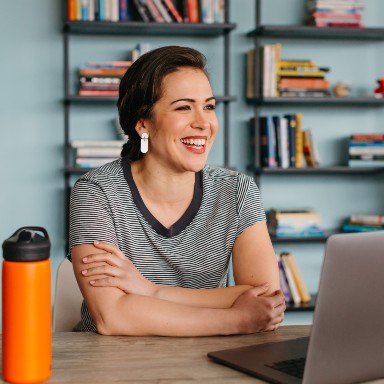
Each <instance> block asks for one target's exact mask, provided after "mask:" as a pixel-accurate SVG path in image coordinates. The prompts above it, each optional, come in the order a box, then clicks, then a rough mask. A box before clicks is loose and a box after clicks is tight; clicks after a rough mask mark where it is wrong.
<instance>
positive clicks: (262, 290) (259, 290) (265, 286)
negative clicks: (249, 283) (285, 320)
mask: <svg viewBox="0 0 384 384" xmlns="http://www.w3.org/2000/svg"><path fill="white" fill-rule="evenodd" d="M268 288H269V284H268V283H264V284H262V285H259V286H257V287H255V288H251V291H252V292H253V293H254V294H256V295H257V296H260V295H262V294H263V293H265V292H266V291H267V290H268Z"/></svg>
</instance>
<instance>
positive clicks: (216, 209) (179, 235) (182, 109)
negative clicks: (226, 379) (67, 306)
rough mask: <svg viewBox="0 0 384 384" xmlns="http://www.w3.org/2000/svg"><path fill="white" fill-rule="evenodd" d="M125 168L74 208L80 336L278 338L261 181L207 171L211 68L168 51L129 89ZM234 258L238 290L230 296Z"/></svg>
mask: <svg viewBox="0 0 384 384" xmlns="http://www.w3.org/2000/svg"><path fill="white" fill-rule="evenodd" d="M119 94H120V97H119V100H118V103H117V105H118V109H119V116H120V124H121V126H122V128H123V130H124V132H125V133H126V134H127V135H128V137H129V141H128V142H127V143H126V144H125V145H124V147H123V150H122V154H121V159H119V160H116V161H114V162H112V163H109V164H107V165H105V166H102V167H100V168H98V169H95V170H92V171H90V172H88V173H87V174H86V175H84V176H83V177H81V178H80V179H79V180H78V181H77V182H76V184H75V186H74V189H73V192H72V196H71V217H70V245H71V251H70V254H71V258H72V262H73V267H74V271H75V275H76V278H77V281H78V284H79V286H80V289H81V292H82V294H83V296H84V299H85V302H84V303H83V306H82V323H81V325H80V329H81V330H85V331H95V332H99V333H100V334H104V335H162V336H203V335H226V334H241V333H253V332H259V331H268V330H274V329H276V328H277V327H278V326H279V324H280V323H281V321H282V320H283V316H284V310H285V303H284V298H283V295H282V294H281V292H280V289H279V277H278V269H277V263H276V257H275V254H274V251H273V248H272V245H271V242H270V239H269V236H268V232H267V229H266V223H265V215H264V212H263V210H262V204H261V201H260V196H259V191H258V189H257V187H256V185H255V183H254V182H253V179H252V178H250V177H248V176H246V175H243V174H239V173H237V172H233V171H228V170H223V169H219V168H213V167H209V166H206V160H207V156H208V153H209V151H210V149H211V147H212V145H213V142H214V139H215V137H216V134H217V131H218V121H217V118H216V114H215V98H214V96H213V93H212V89H211V86H210V83H209V80H208V76H207V73H206V70H205V58H204V56H203V55H202V54H201V53H199V52H197V51H196V50H194V49H191V48H184V47H176V46H170V47H163V48H159V49H156V50H153V51H151V52H149V53H147V54H145V55H143V56H142V57H140V58H139V59H138V60H137V61H136V62H135V63H134V64H133V65H132V66H131V67H130V69H129V70H128V71H127V73H126V74H125V76H124V78H123V79H122V81H121V84H120V92H119ZM231 255H232V259H233V261H232V263H233V273H234V279H235V283H236V286H233V287H226V280H227V274H228V266H229V260H230V256H231Z"/></svg>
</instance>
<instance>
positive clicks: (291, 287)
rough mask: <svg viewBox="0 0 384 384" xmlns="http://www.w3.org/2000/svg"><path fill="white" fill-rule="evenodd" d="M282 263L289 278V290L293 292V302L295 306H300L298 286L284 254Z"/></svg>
mask: <svg viewBox="0 0 384 384" xmlns="http://www.w3.org/2000/svg"><path fill="white" fill-rule="evenodd" d="M281 261H282V264H283V267H284V272H285V275H286V276H287V281H288V285H289V290H290V292H291V296H292V300H293V302H294V303H295V304H300V303H301V297H300V294H299V291H298V290H297V286H296V283H295V279H294V278H293V275H292V271H291V269H290V268H289V264H288V263H287V260H286V259H285V257H284V253H282V254H281Z"/></svg>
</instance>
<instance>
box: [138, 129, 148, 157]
mask: <svg viewBox="0 0 384 384" xmlns="http://www.w3.org/2000/svg"><path fill="white" fill-rule="evenodd" d="M140 152H141V153H147V152H148V133H146V132H144V133H142V134H141V142H140Z"/></svg>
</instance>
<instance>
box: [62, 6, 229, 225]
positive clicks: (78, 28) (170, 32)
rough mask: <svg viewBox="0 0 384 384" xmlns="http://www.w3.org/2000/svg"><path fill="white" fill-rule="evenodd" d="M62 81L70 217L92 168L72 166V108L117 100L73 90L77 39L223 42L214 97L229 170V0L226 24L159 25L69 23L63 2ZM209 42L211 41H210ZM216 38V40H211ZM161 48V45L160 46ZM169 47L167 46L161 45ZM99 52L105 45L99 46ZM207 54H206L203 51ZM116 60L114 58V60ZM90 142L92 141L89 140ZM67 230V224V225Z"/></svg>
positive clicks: (88, 107)
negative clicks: (77, 182) (73, 194)
mask: <svg viewBox="0 0 384 384" xmlns="http://www.w3.org/2000/svg"><path fill="white" fill-rule="evenodd" d="M62 4H63V15H64V21H63V48H64V55H63V59H64V62H63V80H64V99H63V111H64V172H63V173H64V184H65V204H66V205H65V212H66V217H68V214H67V213H68V209H69V196H70V190H71V182H72V178H73V177H76V176H79V175H80V174H83V173H85V172H87V171H89V170H90V168H78V167H75V166H73V163H72V158H71V150H72V149H71V146H70V142H71V134H72V133H74V131H75V128H74V127H71V125H73V123H72V122H71V113H72V109H73V108H74V107H76V108H77V109H81V110H82V111H83V113H84V114H87V113H88V114H90V113H92V111H94V109H95V108H97V107H98V106H104V105H106V106H108V105H110V106H113V105H114V104H116V101H117V97H109V96H103V97H101V96H100V97H96V96H95V97H86V96H79V95H77V94H76V91H74V90H72V88H73V87H71V85H72V84H73V82H74V79H73V75H72V73H73V71H74V68H72V67H71V61H70V56H71V54H72V53H73V48H72V45H73V44H72V43H73V39H76V37H80V38H86V37H89V38H93V39H94V38H97V37H98V36H102V37H103V38H105V37H107V38H111V39H113V38H114V37H121V36H127V37H128V36H130V37H138V38H143V37H152V38H158V37H164V38H166V37H169V36H170V37H173V38H177V39H178V40H180V45H183V38H186V37H193V38H196V39H202V40H205V39H206V40H207V44H208V43H209V42H212V41H214V42H215V43H216V42H217V39H219V40H221V44H222V51H223V57H222V66H223V78H222V79H221V82H222V89H223V94H220V95H215V96H216V100H217V102H218V103H220V104H222V105H223V108H222V131H223V148H222V157H223V164H222V165H223V166H224V167H230V159H229V145H230V144H229V121H230V103H231V102H233V101H235V100H236V97H235V96H233V95H231V94H230V78H229V74H230V58H231V43H230V32H231V31H232V30H234V29H235V28H236V24H235V23H231V22H230V21H229V19H230V15H229V9H230V0H225V13H224V22H223V23H209V24H208V23H188V22H183V23H176V22H174V23H158V22H144V21H136V20H133V21H119V22H112V21H81V20H68V14H67V10H68V2H67V1H66V0H64V1H63V3H62ZM208 39H209V40H208ZM212 39H213V40H212ZM157 45H158V43H157ZM160 45H161V44H160ZM162 45H166V44H162ZM100 49H103V46H102V45H101V44H100ZM126 49H127V46H124V45H122V51H123V50H126ZM203 53H204V52H203ZM111 59H113V58H111ZM89 139H93V138H92V137H90V138H89ZM66 228H67V229H68V222H67V225H66Z"/></svg>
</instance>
